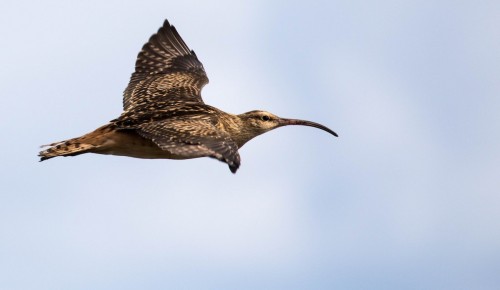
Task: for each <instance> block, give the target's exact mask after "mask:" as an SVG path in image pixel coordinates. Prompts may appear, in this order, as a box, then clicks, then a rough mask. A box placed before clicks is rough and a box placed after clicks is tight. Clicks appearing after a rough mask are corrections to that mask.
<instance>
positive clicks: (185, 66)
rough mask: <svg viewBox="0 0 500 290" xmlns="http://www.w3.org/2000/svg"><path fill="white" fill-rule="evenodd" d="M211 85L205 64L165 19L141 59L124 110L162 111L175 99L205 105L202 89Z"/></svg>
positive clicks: (147, 44) (125, 93) (131, 82)
mask: <svg viewBox="0 0 500 290" xmlns="http://www.w3.org/2000/svg"><path fill="white" fill-rule="evenodd" d="M207 83H208V78H207V75H206V73H205V70H204V68H203V65H202V63H201V62H200V61H199V60H198V58H197V57H196V54H195V53H194V51H192V50H190V49H189V48H188V46H187V45H186V43H185V42H184V41H183V40H182V38H181V37H180V35H179V34H178V33H177V31H176V30H175V28H174V27H173V26H171V25H170V23H169V22H168V21H167V20H165V22H164V24H163V26H162V27H161V28H160V29H159V30H158V32H157V33H156V34H154V35H153V36H151V38H150V39H149V41H148V42H147V43H146V44H144V46H143V47H142V50H141V51H140V52H139V55H138V56H137V61H136V63H135V72H134V73H133V74H132V76H131V78H130V82H129V84H128V86H127V88H126V89H125V92H124V97H123V109H124V110H125V111H134V110H136V109H140V110H142V111H144V110H159V109H162V108H164V107H165V106H168V103H169V101H172V100H175V101H182V100H185V101H186V102H199V103H203V100H202V98H201V89H202V88H203V86H204V85H205V84H207Z"/></svg>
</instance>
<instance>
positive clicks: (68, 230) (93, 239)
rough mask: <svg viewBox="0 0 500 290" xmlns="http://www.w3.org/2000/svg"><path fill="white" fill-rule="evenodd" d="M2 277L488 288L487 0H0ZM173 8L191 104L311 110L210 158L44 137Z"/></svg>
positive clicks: (210, 285) (492, 162) (490, 79)
mask: <svg viewBox="0 0 500 290" xmlns="http://www.w3.org/2000/svg"><path fill="white" fill-rule="evenodd" d="M0 11H2V17H1V18H0V35H1V36H2V45H1V48H0V63H1V66H0V77H1V79H2V81H1V82H0V94H1V98H0V100H1V103H0V105H1V106H0V110H1V114H0V123H1V126H2V127H1V128H2V133H3V134H2V136H3V137H2V142H1V145H0V146H1V153H0V158H1V159H0V164H1V165H0V170H1V172H0V173H1V175H0V176H1V177H0V178H1V182H0V235H1V236H0V288H1V289H10V290H16V289H23V290H25V289H38V290H44V289H47V290H49V289H51V290H52V289H72V290H75V289H500V274H499V273H500V149H499V148H500V137H499V133H500V29H499V28H500V18H499V15H500V2H499V1H493V0H492V1H389V0H387V1H334V0H329V1H300V2H297V1H241V2H239V1H219V2H215V1H136V2H132V1H9V0H7V1H6V0H3V1H2V2H0ZM165 18H168V19H169V20H170V22H171V23H172V24H174V25H175V26H176V28H177V29H178V31H179V33H180V34H181V36H182V37H183V38H184V40H185V41H186V43H187V44H188V46H190V48H192V49H194V50H195V51H196V53H197V55H198V57H199V59H200V60H201V61H202V62H203V64H204V66H205V70H206V71H207V74H208V76H209V78H210V84H208V85H207V86H206V87H205V89H204V91H203V96H204V100H205V102H207V103H208V104H211V105H214V106H216V107H219V108H221V109H222V110H225V111H227V112H231V113H242V112H245V111H250V110H253V109H265V110H268V111H270V112H273V113H275V114H277V115H279V116H283V117H290V118H302V119H309V120H312V121H316V122H320V123H323V124H325V125H327V126H329V127H330V128H332V129H333V130H335V131H336V132H337V133H339V135H340V137H339V138H333V137H332V136H331V135H328V134H327V133H325V132H322V131H320V130H317V129H313V128H305V127H289V128H282V129H278V130H276V131H273V132H270V133H267V134H265V135H263V136H260V137H258V138H256V139H254V140H252V141H251V142H249V143H248V144H247V145H245V147H243V148H242V149H241V150H240V154H241V157H242V166H241V168H240V170H239V171H238V173H237V174H236V175H233V174H231V173H230V171H229V169H228V168H227V166H226V165H225V164H223V163H220V162H217V161H215V160H213V159H208V158H204V159H196V160H188V161H171V160H140V159H133V158H124V157H114V156H101V155H90V154H88V155H82V156H79V157H76V158H57V159H53V160H50V161H47V162H43V163H38V162H37V161H38V158H37V157H36V155H37V153H38V150H39V149H38V146H39V145H41V144H46V143H50V142H53V141H59V140H63V139H67V138H70V137H76V136H79V135H81V134H83V133H87V132H89V131H91V130H93V129H95V128H97V127H98V126H100V125H102V124H105V123H106V122H107V121H109V120H111V119H113V118H115V117H116V116H118V115H119V114H120V112H121V109H122V108H121V98H122V92H123V90H124V88H125V86H126V85H127V83H128V80H129V77H130V74H131V73H132V70H133V66H134V63H135V57H136V55H137V53H138V51H139V49H140V48H141V46H142V45H143V44H144V43H145V42H146V41H147V39H148V38H149V36H150V35H151V34H153V33H154V32H156V30H157V29H158V28H159V27H160V26H161V24H162V23H163V20H164V19H165Z"/></svg>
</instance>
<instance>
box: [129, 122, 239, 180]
mask: <svg viewBox="0 0 500 290" xmlns="http://www.w3.org/2000/svg"><path fill="white" fill-rule="evenodd" d="M136 132H137V133H138V134H139V135H141V136H142V137H144V138H147V139H150V140H152V141H153V142H154V143H156V145H158V146H159V147H160V148H161V149H163V150H166V151H169V152H170V153H172V154H175V155H179V156H182V157H185V158H196V157H212V158H216V159H218V160H220V161H222V162H225V163H227V165H229V169H230V170H231V172H233V173H235V172H236V170H238V168H239V167H240V155H239V154H238V145H236V143H235V142H234V141H233V140H232V139H231V138H230V136H229V135H223V133H221V132H220V131H219V130H217V129H216V127H215V125H214V124H213V122H212V120H210V118H209V117H206V116H204V117H201V116H200V117H199V118H196V117H191V118H171V119H168V120H163V121H156V122H149V123H144V124H141V125H139V126H138V127H137V128H136Z"/></svg>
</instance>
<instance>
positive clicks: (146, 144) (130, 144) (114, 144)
mask: <svg viewBox="0 0 500 290" xmlns="http://www.w3.org/2000/svg"><path fill="white" fill-rule="evenodd" d="M93 153H97V154H107V155H118V156H128V157H135V158H144V159H189V158H193V157H186V156H181V155H176V154H172V153H170V152H168V151H166V150H162V149H161V148H160V147H158V145H156V144H155V143H154V142H153V141H151V140H148V139H145V138H143V137H141V136H139V135H138V134H137V133H135V132H133V131H113V132H110V133H109V135H108V136H106V139H105V140H104V142H103V143H102V145H101V146H99V148H98V149H96V150H94V151H93Z"/></svg>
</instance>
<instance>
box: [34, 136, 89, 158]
mask: <svg viewBox="0 0 500 290" xmlns="http://www.w3.org/2000/svg"><path fill="white" fill-rule="evenodd" d="M82 139H84V138H82V137H78V138H73V139H69V140H65V141H61V142H56V143H52V144H48V145H43V146H42V147H46V146H50V148H47V149H45V150H43V151H40V153H38V156H40V161H44V160H47V159H50V158H53V157H57V156H75V155H79V154H83V153H87V152H88V151H90V150H92V149H94V148H95V147H96V146H94V145H92V144H86V143H84V142H83V141H84V140H82Z"/></svg>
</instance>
